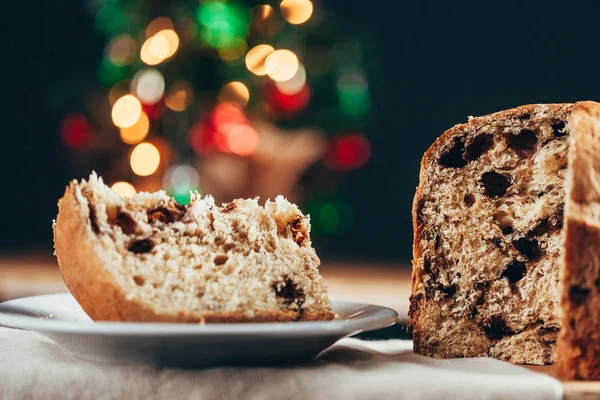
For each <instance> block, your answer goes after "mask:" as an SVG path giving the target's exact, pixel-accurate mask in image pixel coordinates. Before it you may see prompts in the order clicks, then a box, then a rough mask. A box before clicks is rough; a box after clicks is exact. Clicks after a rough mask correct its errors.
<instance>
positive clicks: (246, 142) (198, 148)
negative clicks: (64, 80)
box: [62, 0, 371, 234]
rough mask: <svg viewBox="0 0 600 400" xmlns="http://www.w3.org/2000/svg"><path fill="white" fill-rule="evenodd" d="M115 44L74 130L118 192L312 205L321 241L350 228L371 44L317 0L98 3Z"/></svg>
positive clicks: (68, 119)
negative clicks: (342, 26) (342, 184)
mask: <svg viewBox="0 0 600 400" xmlns="http://www.w3.org/2000/svg"><path fill="white" fill-rule="evenodd" d="M91 8H92V9H93V12H94V13H95V21H96V28H97V29H98V30H99V31H100V32H102V34H103V35H104V36H105V37H106V42H107V44H106V49H105V52H104V57H103V58H102V61H101V63H100V65H99V67H98V70H97V79H98V81H99V83H100V85H98V84H96V85H94V86H93V87H92V88H91V90H90V95H89V99H90V100H89V102H87V103H86V104H82V105H81V108H80V109H79V110H77V112H72V113H70V114H69V115H67V116H65V118H64V120H63V124H62V135H63V140H64V142H65V144H66V145H67V146H68V147H69V148H71V149H72V151H73V152H75V153H76V154H77V155H78V157H76V158H75V159H76V160H77V163H78V164H79V166H80V167H82V168H85V169H91V168H94V169H96V170H97V171H98V172H99V173H100V174H101V175H102V176H104V177H105V179H106V181H107V182H108V183H109V184H111V185H112V187H113V189H114V190H115V191H118V192H120V193H121V194H124V195H133V194H134V193H135V192H136V191H140V190H145V191H155V190H159V189H165V190H166V191H167V192H169V193H170V194H171V195H173V196H175V197H176V198H177V199H178V200H179V201H180V202H182V203H186V202H187V201H188V199H189V191H190V190H198V191H201V192H204V193H210V194H212V195H213V196H214V197H215V198H216V200H217V201H223V202H224V201H229V200H231V199H232V198H235V197H253V196H261V197H262V198H263V199H265V198H273V197H274V196H275V195H277V194H283V195H285V196H287V197H288V198H290V199H291V200H292V201H296V202H300V203H302V204H303V205H304V206H303V208H304V209H305V211H308V212H309V213H311V215H312V217H313V229H314V230H315V231H316V232H315V233H317V234H319V233H321V234H323V233H324V234H335V233H340V232H343V231H346V230H347V229H349V228H350V226H351V224H352V214H353V213H352V209H351V208H350V206H349V205H348V204H347V202H345V201H344V200H343V199H339V198H337V197H336V196H337V190H336V185H335V184H336V183H337V182H338V181H339V179H338V177H339V176H340V174H341V173H343V172H344V171H346V170H351V169H356V168H360V167H362V166H363V165H364V164H365V163H366V162H367V161H368V159H369V157H370V146H369V142H368V141H367V139H366V138H365V137H364V136H363V135H362V134H361V133H360V132H361V130H362V129H363V127H364V125H365V123H366V120H367V117H368V113H369V109H370V106H371V99H370V94H369V90H368V84H367V78H366V76H365V73H364V68H363V62H364V59H365V54H364V52H365V44H364V42H361V41H358V40H357V39H355V38H347V37H340V32H339V30H338V28H337V27H336V23H335V19H334V18H333V17H332V16H331V15H327V14H326V12H325V10H324V9H323V8H321V7H320V4H319V3H313V2H311V1H309V0H283V1H281V2H280V3H277V4H259V3H256V4H250V5H249V4H248V2H238V1H210V0H205V1H201V2H200V3H198V2H197V1H193V0H178V1H150V0H145V1H134V0H131V1H128V0H123V1H118V0H95V1H94V2H93V4H92V6H91Z"/></svg>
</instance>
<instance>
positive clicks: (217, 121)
mask: <svg viewBox="0 0 600 400" xmlns="http://www.w3.org/2000/svg"><path fill="white" fill-rule="evenodd" d="M211 120H212V123H213V124H214V125H215V126H217V127H219V126H222V125H226V124H246V123H247V119H246V116H245V115H244V112H243V111H242V109H241V107H240V106H239V105H237V104H235V103H232V102H221V103H218V104H217V105H216V106H215V108H214V109H213V111H212V114H211Z"/></svg>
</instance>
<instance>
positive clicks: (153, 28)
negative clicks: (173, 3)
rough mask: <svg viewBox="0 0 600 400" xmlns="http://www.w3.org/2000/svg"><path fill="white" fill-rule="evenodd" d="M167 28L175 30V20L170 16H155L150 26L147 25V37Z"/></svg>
mask: <svg viewBox="0 0 600 400" xmlns="http://www.w3.org/2000/svg"><path fill="white" fill-rule="evenodd" d="M165 29H170V30H173V29H174V26H173V21H171V19H170V18H168V17H158V18H154V19H153V20H152V21H150V23H149V24H148V27H146V38H151V37H152V36H154V35H156V34H157V33H158V32H160V31H162V30H165Z"/></svg>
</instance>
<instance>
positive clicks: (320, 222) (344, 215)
mask: <svg viewBox="0 0 600 400" xmlns="http://www.w3.org/2000/svg"><path fill="white" fill-rule="evenodd" d="M306 211H307V213H308V214H310V216H311V227H312V232H313V234H315V235H316V236H318V235H331V234H341V233H344V232H348V231H349V230H350V229H351V228H352V225H353V223H354V212H353V210H352V207H351V206H350V205H349V204H348V203H347V202H345V201H343V200H338V199H333V200H331V199H315V200H313V201H311V202H310V203H309V204H307V206H306Z"/></svg>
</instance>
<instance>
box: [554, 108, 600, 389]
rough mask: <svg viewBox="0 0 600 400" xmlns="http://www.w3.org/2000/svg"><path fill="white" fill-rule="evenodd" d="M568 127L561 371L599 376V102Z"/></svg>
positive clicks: (579, 111) (576, 114)
mask: <svg viewBox="0 0 600 400" xmlns="http://www.w3.org/2000/svg"><path fill="white" fill-rule="evenodd" d="M569 126H570V132H571V143H570V149H569V170H568V174H567V178H566V189H565V193H566V196H565V198H566V205H565V228H564V230H563V247H564V252H563V259H562V265H561V269H562V271H561V272H562V286H563V287H562V297H561V308H562V311H563V314H562V328H561V333H560V336H559V339H558V343H557V364H558V365H557V369H558V372H559V374H560V376H561V378H563V379H600V314H599V312H598V310H600V278H599V274H600V250H599V249H600V213H599V211H600V208H598V205H599V204H600V187H599V186H598V185H599V180H598V179H599V178H600V104H598V103H594V102H581V103H577V104H576V105H575V106H574V107H573V110H572V113H571V116H570V118H569Z"/></svg>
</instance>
